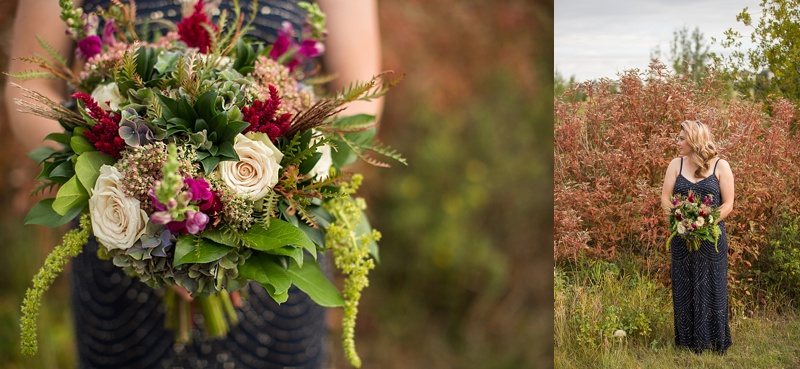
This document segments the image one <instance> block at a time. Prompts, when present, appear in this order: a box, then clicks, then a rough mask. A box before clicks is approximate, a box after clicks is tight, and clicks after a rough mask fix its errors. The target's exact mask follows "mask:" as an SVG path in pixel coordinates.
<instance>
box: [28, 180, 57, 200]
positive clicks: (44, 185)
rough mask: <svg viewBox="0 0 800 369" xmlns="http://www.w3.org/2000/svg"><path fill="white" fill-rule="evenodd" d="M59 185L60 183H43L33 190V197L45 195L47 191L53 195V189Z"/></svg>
mask: <svg viewBox="0 0 800 369" xmlns="http://www.w3.org/2000/svg"><path fill="white" fill-rule="evenodd" d="M56 185H58V183H56V182H53V181H41V182H39V185H37V186H36V188H34V189H33V190H31V197H33V196H38V195H43V194H44V191H45V190H48V191H49V192H50V193H53V188H54V187H55V186H56Z"/></svg>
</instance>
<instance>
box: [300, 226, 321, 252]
mask: <svg viewBox="0 0 800 369" xmlns="http://www.w3.org/2000/svg"><path fill="white" fill-rule="evenodd" d="M297 226H298V227H299V228H300V230H301V231H303V233H305V234H306V236H308V238H310V239H311V241H314V243H315V244H316V245H317V246H319V247H325V233H323V232H322V229H319V228H314V227H312V226H310V225H308V224H306V223H305V222H300V224H298V225H297Z"/></svg>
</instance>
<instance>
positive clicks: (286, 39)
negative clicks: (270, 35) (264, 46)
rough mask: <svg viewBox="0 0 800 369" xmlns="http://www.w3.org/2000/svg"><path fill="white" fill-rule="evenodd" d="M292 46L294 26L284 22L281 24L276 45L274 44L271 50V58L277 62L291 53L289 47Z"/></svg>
mask: <svg viewBox="0 0 800 369" xmlns="http://www.w3.org/2000/svg"><path fill="white" fill-rule="evenodd" d="M291 46H292V24H291V23H289V22H283V23H281V29H280V30H279V31H278V38H277V39H276V40H275V43H273V44H272V50H270V52H269V56H270V57H271V58H272V59H275V60H277V59H278V58H280V57H281V55H283V54H285V53H286V52H287V51H289V47H291Z"/></svg>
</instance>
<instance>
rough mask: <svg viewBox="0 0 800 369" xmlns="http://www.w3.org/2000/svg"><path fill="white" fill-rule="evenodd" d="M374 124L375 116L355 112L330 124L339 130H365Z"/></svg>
mask: <svg viewBox="0 0 800 369" xmlns="http://www.w3.org/2000/svg"><path fill="white" fill-rule="evenodd" d="M374 126H375V116H374V115H369V114H356V115H349V116H345V117H341V118H338V119H336V121H335V122H334V123H333V124H331V127H332V128H336V129H341V130H353V131H357V130H367V129H369V128H372V127H374Z"/></svg>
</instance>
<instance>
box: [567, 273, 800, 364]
mask: <svg viewBox="0 0 800 369" xmlns="http://www.w3.org/2000/svg"><path fill="white" fill-rule="evenodd" d="M553 278H554V282H555V287H554V301H555V304H554V329H555V333H554V348H555V356H554V364H555V367H556V368H563V369H571V368H575V369H577V368H653V369H667V368H670V369H671V368H680V367H684V368H797V367H800V346H798V345H797V344H796V342H797V340H798V339H800V321H798V319H797V318H798V317H797V316H796V314H794V313H791V312H784V313H783V314H781V315H778V314H776V313H774V312H761V313H759V314H756V315H754V316H751V317H747V316H744V315H737V316H732V317H731V322H730V324H731V335H732V337H733V346H732V347H731V348H730V349H728V351H727V353H726V355H718V354H715V353H710V352H705V353H702V354H695V353H693V352H691V351H689V350H685V349H680V348H677V347H676V346H675V345H674V343H673V337H674V336H673V323H672V302H671V293H670V291H669V290H668V289H667V288H665V287H663V286H661V285H660V284H659V283H657V282H656V281H655V280H653V279H652V278H651V277H649V276H647V275H646V274H642V273H640V272H631V271H628V270H626V269H624V268H623V269H620V268H619V267H617V266H616V265H615V264H612V263H604V262H592V263H585V264H582V265H574V266H566V267H556V268H555V270H554V275H553ZM616 330H625V331H626V336H625V337H615V336H614V332H615V331H616Z"/></svg>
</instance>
